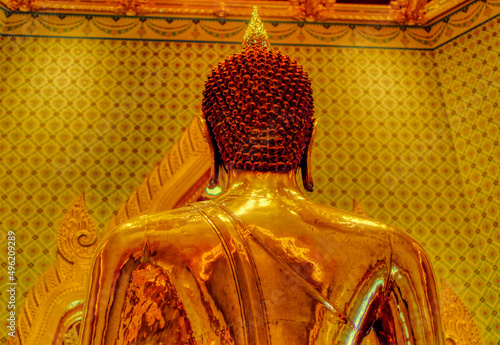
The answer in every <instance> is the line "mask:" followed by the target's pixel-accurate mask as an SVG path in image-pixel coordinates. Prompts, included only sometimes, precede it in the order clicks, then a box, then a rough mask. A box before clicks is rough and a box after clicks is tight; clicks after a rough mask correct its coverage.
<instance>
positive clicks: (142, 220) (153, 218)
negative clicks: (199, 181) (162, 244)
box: [111, 205, 209, 234]
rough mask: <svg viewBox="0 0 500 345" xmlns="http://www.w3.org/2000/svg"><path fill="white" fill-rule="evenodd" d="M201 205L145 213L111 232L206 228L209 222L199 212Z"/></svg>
mask: <svg viewBox="0 0 500 345" xmlns="http://www.w3.org/2000/svg"><path fill="white" fill-rule="evenodd" d="M202 207H203V205H199V206H186V207H182V208H177V209H173V210H167V211H162V212H156V213H151V214H145V215H142V216H138V217H135V218H132V219H129V220H127V221H125V222H123V223H122V224H120V225H118V226H117V227H115V228H114V229H113V230H112V231H111V232H112V233H115V234H125V233H127V234H132V233H146V234H147V233H151V232H158V231H170V232H176V231H183V232H184V231H187V230H188V229H191V230H193V231H195V230H196V229H198V228H207V227H209V224H208V223H207V221H206V220H205V218H204V217H203V213H202V212H200V210H201V208H202Z"/></svg>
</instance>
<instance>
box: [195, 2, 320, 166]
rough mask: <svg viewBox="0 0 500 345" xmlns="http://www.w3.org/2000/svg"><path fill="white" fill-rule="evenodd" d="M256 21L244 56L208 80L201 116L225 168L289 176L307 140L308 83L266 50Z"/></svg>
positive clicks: (296, 68) (304, 75)
mask: <svg viewBox="0 0 500 345" xmlns="http://www.w3.org/2000/svg"><path fill="white" fill-rule="evenodd" d="M256 18H257V20H258V15H257V14H256V12H254V17H253V19H252V22H251V23H250V26H249V30H248V31H247V34H246V35H245V39H244V44H243V45H244V49H243V51H242V52H240V53H237V54H234V55H232V56H230V57H228V58H227V59H226V60H224V61H222V62H220V63H219V64H218V66H216V67H215V68H214V69H213V70H212V72H211V73H210V74H209V76H208V80H207V82H206V83H205V90H204V92H203V103H202V111H203V115H204V117H205V120H206V123H207V127H208V130H209V132H210V135H211V136H213V138H212V139H215V140H214V145H217V148H218V149H219V151H220V154H221V157H222V160H223V161H224V164H225V165H226V166H227V167H229V168H231V169H244V170H255V171H289V170H292V169H295V168H296V167H297V166H298V165H299V163H300V160H301V157H302V155H303V153H304V151H305V150H306V147H307V145H308V144H309V142H310V140H311V132H312V127H313V126H312V124H313V118H312V117H313V98H312V90H311V82H310V80H309V78H308V77H307V73H306V72H305V71H303V69H302V67H301V66H300V65H299V64H298V63H297V62H296V61H294V60H292V59H291V58H290V57H288V56H287V55H285V54H282V53H280V52H277V51H272V50H270V49H269V48H268V46H269V44H268V41H267V35H266V33H265V31H263V30H261V29H259V26H262V23H261V22H260V20H258V21H257V20H256ZM217 148H215V149H217Z"/></svg>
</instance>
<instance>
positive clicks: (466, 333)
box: [441, 280, 481, 345]
mask: <svg viewBox="0 0 500 345" xmlns="http://www.w3.org/2000/svg"><path fill="white" fill-rule="evenodd" d="M441 283H442V297H441V306H442V309H443V310H442V315H443V326H444V330H445V339H446V344H447V345H480V344H481V337H480V336H479V332H478V330H477V327H476V324H475V323H474V319H473V318H472V316H471V314H470V313H469V311H468V310H467V308H466V307H465V305H464V304H463V303H462V301H461V300H460V298H459V297H458V295H457V294H456V293H455V292H454V291H453V290H452V289H451V287H450V286H449V285H448V284H446V282H445V281H444V280H442V281H441Z"/></svg>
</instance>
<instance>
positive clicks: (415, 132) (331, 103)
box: [0, 11, 500, 345]
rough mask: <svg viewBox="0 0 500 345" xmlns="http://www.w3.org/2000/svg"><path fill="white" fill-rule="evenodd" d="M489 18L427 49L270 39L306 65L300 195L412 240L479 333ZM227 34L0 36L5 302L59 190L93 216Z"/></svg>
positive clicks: (491, 208)
mask: <svg viewBox="0 0 500 345" xmlns="http://www.w3.org/2000/svg"><path fill="white" fill-rule="evenodd" d="M2 15H3V18H4V19H8V18H5V17H6V16H5V13H4V12H2V11H0V16H2ZM26 18H28V21H34V19H33V18H32V17H30V16H27V15H25V19H26ZM37 20H39V22H37V23H35V24H33V25H36V27H37V28H38V29H39V30H42V27H44V26H43V24H42V21H41V18H40V17H39V19H37ZM85 20H87V19H85ZM0 22H1V18H0ZM9 23H10V24H9V25H13V21H12V20H11V21H10V22H9ZM18 24H19V25H21V26H22V25H25V24H26V23H24V24H21V22H20V23H18ZM4 29H5V27H4ZM38 29H37V30H38ZM374 30H375V29H374ZM499 31H500V19H499V18H492V19H490V20H488V21H486V22H484V23H483V24H482V25H479V26H478V27H477V28H470V30H469V31H465V34H463V35H461V36H459V37H457V38H455V39H453V40H452V41H450V42H448V43H446V44H444V45H442V46H436V47H437V48H435V49H434V48H433V49H426V50H415V49H382V48H366V47H365V48H359V47H357V46H356V45H355V44H354V43H356V42H354V43H353V44H352V45H351V46H347V47H333V46H332V47H327V46H319V45H318V46H301V45H299V44H297V45H280V46H277V48H276V49H279V50H281V51H283V52H285V53H287V54H289V55H290V56H292V57H293V58H295V59H297V60H298V61H299V62H300V63H301V64H302V65H303V66H304V68H305V69H306V70H307V72H308V73H309V76H310V78H311V79H312V81H313V88H314V96H315V109H316V114H317V117H318V118H319V128H318V134H317V141H316V144H315V147H314V151H313V164H312V166H313V176H314V180H315V184H316V190H315V192H314V193H312V194H311V195H310V197H311V198H312V199H314V200H316V201H319V202H322V203H325V204H329V205H332V206H335V207H339V208H342V209H347V210H349V209H351V208H352V199H353V198H355V199H356V200H358V201H359V202H360V204H361V205H362V207H363V209H364V210H365V211H366V213H368V214H369V215H370V216H372V217H374V218H377V219H379V220H382V221H385V222H388V223H391V224H394V225H396V226H398V227H399V228H401V229H403V230H405V231H407V232H408V233H410V234H411V236H413V237H414V238H416V239H417V240H418V241H420V242H421V243H422V244H423V245H424V246H425V248H426V250H427V252H428V253H429V255H430V257H431V259H432V261H433V264H434V268H435V272H436V275H437V277H438V279H443V280H444V281H446V282H447V284H449V285H450V286H451V288H452V289H453V290H454V292H456V293H457V294H458V295H459V296H460V298H461V299H462V301H463V302H464V304H465V305H466V306H467V308H468V309H469V310H470V311H471V312H472V314H473V316H474V320H475V322H476V323H477V325H478V328H479V331H480V333H481V337H482V339H483V343H484V344H491V345H493V344H498V339H500V318H499V317H498V312H499V304H500V302H499V292H500V273H499V270H498V265H499V250H500V231H499V229H498V222H499V210H498V209H499V207H500V203H499V200H500V189H499V188H498V180H499V171H498V170H499V162H500V148H499V146H498V141H499V139H498V138H499V137H500V136H499V133H498V132H499V130H500V128H499V127H500V110H499V108H498V100H499V89H500V73H498V62H497V61H498V58H499V57H500V39H499V37H498V36H497V32H499ZM4 34H5V30H4ZM241 34H242V33H241ZM61 35H62V34H61ZM238 37H239V36H238ZM238 49H239V45H237V44H232V43H224V42H223V38H220V39H219V41H218V42H213V43H209V42H175V41H168V40H165V41H152V40H125V39H118V38H117V39H98V38H97V39H88V38H86V37H85V36H84V35H82V36H81V37H73V38H71V37H64V36H59V35H57V37H36V36H35V37H30V36H29V34H28V33H26V34H25V35H18V36H5V35H4V36H2V37H0V184H1V187H0V198H1V203H0V225H1V227H2V229H4V230H12V231H15V232H16V233H17V262H18V266H17V278H18V281H19V292H20V295H18V308H20V307H21V306H22V300H23V298H22V296H23V294H26V291H27V290H28V289H29V288H30V287H31V286H33V284H34V283H35V282H36V280H37V277H39V276H40V275H41V274H42V273H43V272H44V271H45V270H46V269H47V268H48V267H49V266H50V265H51V264H52V263H53V262H54V260H55V255H56V253H55V250H56V247H57V244H56V239H57V230H58V226H59V225H60V222H61V220H62V217H63V214H64V212H65V210H66V209H67V208H68V207H69V206H70V205H71V203H72V201H73V200H74V199H75V198H76V197H77V196H78V195H79V194H80V193H82V192H85V197H86V203H87V207H88V209H89V210H90V211H91V217H92V219H93V221H94V222H95V224H96V226H97V227H98V229H100V230H101V232H103V231H104V229H105V225H106V223H107V222H108V221H109V220H110V218H111V217H112V214H113V212H114V211H115V210H117V208H118V207H119V206H120V205H121V203H122V202H124V201H125V200H126V198H127V197H128V196H129V195H130V194H131V193H132V192H133V191H134V190H135V189H136V188H137V187H138V186H139V185H140V183H141V182H142V180H143V178H144V177H145V176H147V174H148V173H149V172H150V171H151V170H152V168H153V167H154V166H155V164H156V163H157V162H158V161H159V160H160V159H161V158H162V156H163V155H164V154H165V153H166V152H168V150H169V149H170V148H171V147H172V145H173V143H174V142H175V141H176V140H177V139H178V138H179V137H180V135H181V133H182V131H183V129H184V128H185V127H186V126H187V125H188V124H189V123H190V121H191V119H192V118H193V116H195V114H196V113H197V112H198V111H199V107H200V103H201V93H202V89H203V84H204V81H205V76H206V75H207V73H208V72H209V70H210V68H211V67H213V66H214V65H215V64H216V63H217V62H218V61H219V60H221V59H223V58H224V57H225V56H227V55H229V54H232V53H233V52H236V51H237V50H238ZM0 246H1V248H2V251H4V250H5V248H6V239H5V238H2V240H1V242H0ZM0 263H1V266H2V270H1V271H0V285H1V286H2V287H4V286H5V284H6V279H7V274H6V273H7V270H6V265H7V264H6V257H5V256H3V257H2V258H1V259H0ZM5 290H6V289H4V288H2V290H0V293H1V296H0V305H1V308H2V309H1V313H0V315H1V318H2V320H5V317H4V315H6V311H5V308H4V306H6V301H7V296H6V293H5ZM2 337H4V335H3V333H2V335H0V341H2V342H3V341H4V340H3V339H5V338H2Z"/></svg>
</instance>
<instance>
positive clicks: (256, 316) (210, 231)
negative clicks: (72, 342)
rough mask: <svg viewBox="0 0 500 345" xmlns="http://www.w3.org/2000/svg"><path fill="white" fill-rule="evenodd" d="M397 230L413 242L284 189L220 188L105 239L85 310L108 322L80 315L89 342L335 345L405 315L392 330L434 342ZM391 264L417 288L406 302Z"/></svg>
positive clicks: (382, 331) (410, 339) (387, 330)
mask: <svg viewBox="0 0 500 345" xmlns="http://www.w3.org/2000/svg"><path fill="white" fill-rule="evenodd" d="M398 241H399V242H401V241H403V242H404V244H405V245H406V246H407V247H408V248H410V249H411V248H417V247H415V246H416V244H415V243H414V242H413V241H410V240H408V239H406V238H405V237H404V235H401V234H399V233H398V232H397V230H393V229H390V228H389V227H388V226H386V225H384V224H381V223H379V222H376V221H373V220H369V219H367V218H363V217H359V216H356V215H353V214H350V213H347V212H343V211H339V210H335V209H332V208H328V207H325V206H322V205H319V204H317V203H313V202H311V201H308V200H307V199H305V198H295V197H289V196H278V197H276V196H274V197H270V198H267V197H253V198H246V197H241V196H230V195H229V196H226V197H223V198H221V199H219V200H217V201H214V202H203V203H197V204H195V205H193V206H191V207H188V208H184V209H180V210H176V211H171V212H167V213H159V214H156V215H151V216H145V217H140V218H138V219H136V220H133V221H131V222H130V223H128V224H125V225H123V226H121V227H119V228H118V229H116V230H115V231H114V232H113V233H111V234H110V235H109V236H108V238H107V239H106V240H104V241H103V244H102V248H101V250H100V252H101V253H100V255H99V256H98V259H97V260H101V261H102V262H101V263H98V262H96V263H94V265H99V266H101V267H102V268H103V273H105V276H107V277H110V276H111V277H114V279H115V281H114V282H109V281H108V285H111V286H113V287H114V288H113V289H112V291H114V292H113V294H112V295H111V296H109V299H110V300H112V301H113V303H111V304H110V305H109V307H108V308H105V309H103V310H100V311H98V310H94V312H95V313H96V314H100V315H107V320H105V322H104V323H103V324H102V325H104V324H105V325H106V327H104V328H103V327H100V326H99V323H98V322H96V323H95V324H94V325H93V326H91V325H86V326H87V329H89V327H90V326H91V327H95V328H97V329H96V331H97V332H95V333H96V334H97V337H96V338H95V339H94V340H93V342H92V343H93V344H113V345H128V344H165V345H166V344H176V343H177V344H179V343H182V344H207V345H208V344H268V345H270V344H287V345H305V344H339V345H344V344H358V343H360V342H361V340H362V339H363V337H364V336H365V335H366V334H367V333H368V332H369V331H370V329H371V328H374V330H376V331H377V332H378V333H379V334H378V335H379V338H380V339H381V341H382V342H383V341H384V339H385V340H387V342H386V343H390V341H391V340H393V341H397V339H398V338H397V334H396V333H395V328H397V327H410V326H411V327H413V328H414V331H413V333H414V334H411V335H410V334H406V335H405V334H404V332H403V333H401V334H402V335H400V340H401V341H404V343H405V344H407V343H409V344H432V342H427V340H426V338H425V337H426V336H427V335H426V332H427V331H426V329H425V327H424V328H422V327H421V325H419V324H421V323H422V324H424V325H426V323H425V322H423V321H425V317H426V315H425V314H426V313H425V312H424V313H422V310H425V308H426V307H427V308H428V307H429V306H425V305H424V304H426V303H427V304H428V303H429V301H428V300H427V299H426V298H424V299H420V301H419V298H416V296H415V295H414V294H415V293H417V292H418V291H421V290H422V289H424V290H425V289H427V288H428V287H427V286H423V285H422V279H420V278H419V277H421V271H422V270H425V269H424V267H422V265H420V264H418V263H417V261H418V260H416V259H415V258H414V257H413V254H412V253H410V252H407V253H406V254H404V255H403V256H404V257H405V258H406V259H405V260H406V261H407V264H405V265H406V266H407V267H401V265H400V264H399V263H396V262H394V261H391V256H394V257H396V258H398V257H401V253H399V254H398V252H401V250H399V249H398V250H394V249H392V247H393V246H394V245H395V244H396V242H398ZM403 242H401V243H403ZM125 248H128V250H126V249H125ZM418 248H419V247H418ZM402 249H404V248H402ZM403 251H404V250H403ZM113 253H121V256H120V255H113ZM424 259H426V258H425V257H424ZM405 260H403V261H405ZM398 261H401V260H399V259H398ZM398 266H399V268H398ZM106 267H120V269H119V270H117V271H114V272H110V271H109V270H108V269H107V268H106ZM391 267H392V269H391ZM400 269H403V270H404V271H405V272H406V274H410V273H411V274H412V278H411V279H412V281H411V283H410V289H409V291H410V290H412V289H414V290H416V291H414V292H413V293H411V292H410V293H409V294H408V296H405V297H404V303H405V304H406V305H405V306H400V305H399V304H402V303H401V302H402V301H401V300H400V301H399V302H397V301H396V300H397V299H398V298H401V297H402V296H394V295H393V287H394V286H398V283H397V281H396V280H397V279H395V277H394V273H395V272H397V271H398V270H400ZM415 269H417V271H415ZM391 270H392V271H391ZM102 277H103V276H101V277H97V276H94V277H93V279H94V284H93V285H99V283H98V280H99V278H102ZM430 278H432V277H430ZM407 279H408V276H406V277H405V280H407ZM432 281H433V280H432ZM399 285H401V286H399V287H398V289H403V290H404V289H407V290H408V286H405V284H399ZM406 285H408V284H406ZM419 285H420V287H419ZM101 290H102V289H101ZM422 297H425V295H422ZM395 299H396V300H395ZM394 302H396V304H397V307H396V308H394V306H393V305H392V304H394ZM430 302H432V301H430ZM434 302H435V301H434ZM391 303H392V304H391ZM408 303H410V305H408ZM422 308H423V309H422ZM410 314H412V315H411V318H416V320H412V319H410ZM394 315H396V316H397V317H398V319H397V320H394ZM405 316H406V317H407V318H408V320H403V321H404V322H401V318H403V319H404V317H405ZM428 316H429V315H427V317H428ZM430 316H431V317H432V315H430ZM101 321H102V317H101ZM401 325H402V326H401ZM103 330H104V332H103ZM100 334H102V335H103V337H101V336H100ZM429 339H430V338H429Z"/></svg>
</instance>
